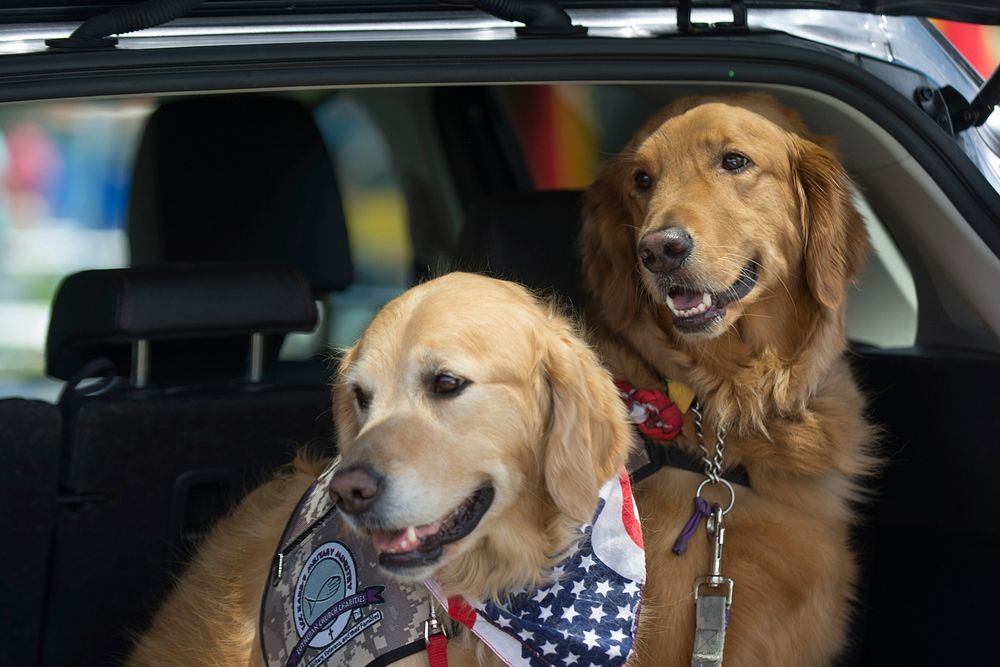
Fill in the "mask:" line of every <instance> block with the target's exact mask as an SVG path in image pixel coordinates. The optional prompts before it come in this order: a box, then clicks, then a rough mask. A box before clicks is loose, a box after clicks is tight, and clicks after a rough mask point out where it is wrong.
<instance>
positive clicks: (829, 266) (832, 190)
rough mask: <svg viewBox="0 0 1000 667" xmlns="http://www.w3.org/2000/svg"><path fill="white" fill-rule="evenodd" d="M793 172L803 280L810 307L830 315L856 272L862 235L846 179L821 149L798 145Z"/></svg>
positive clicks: (865, 240)
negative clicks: (802, 248) (799, 217)
mask: <svg viewBox="0 0 1000 667" xmlns="http://www.w3.org/2000/svg"><path fill="white" fill-rule="evenodd" d="M797 153H798V155H797V158H796V159H797V172H798V190H799V199H800V210H801V214H802V223H803V227H804V234H805V275H806V283H807V284H808V286H809V291H810V292H811V293H812V295H813V298H814V299H816V301H817V302H818V303H819V304H820V305H822V306H825V307H827V308H831V309H836V308H839V307H840V304H841V303H842V302H843V300H844V297H845V294H846V288H847V283H848V282H849V281H850V280H852V279H853V278H855V277H857V275H858V274H859V273H860V272H861V268H862V265H863V264H864V261H865V255H866V254H867V251H868V232H867V230H866V229H865V225H864V222H863V221H862V219H861V215H860V214H859V213H858V211H857V209H855V208H854V204H853V203H852V201H851V192H850V188H849V184H850V179H849V178H848V176H847V173H846V172H845V171H844V168H843V167H842V166H841V164H840V161H839V160H838V159H837V158H836V156H835V155H834V154H833V153H832V152H831V151H829V150H828V149H826V148H823V147H822V146H820V145H818V144H816V143H814V142H812V141H809V140H806V139H799V141H798V146H797Z"/></svg>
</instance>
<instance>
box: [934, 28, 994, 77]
mask: <svg viewBox="0 0 1000 667" xmlns="http://www.w3.org/2000/svg"><path fill="white" fill-rule="evenodd" d="M933 23H934V25H935V26H937V29H938V30H940V31H941V32H942V33H944V36H945V37H947V38H948V40H949V41H950V42H951V43H952V44H954V45H955V48H957V49H958V50H959V52H960V53H961V54H962V55H963V56H965V59H966V60H968V61H969V64H971V65H972V66H973V67H974V68H975V69H976V71H977V72H979V74H980V75H981V76H982V77H983V78H984V79H985V78H986V77H988V76H989V75H990V74H992V73H993V70H994V69H995V68H996V66H997V64H998V63H1000V27H996V26H987V25H973V24H971V23H955V22H954V21H938V20H934V21H933Z"/></svg>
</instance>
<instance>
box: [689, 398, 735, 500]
mask: <svg viewBox="0 0 1000 667" xmlns="http://www.w3.org/2000/svg"><path fill="white" fill-rule="evenodd" d="M691 412H693V413H694V430H695V434H696V436H697V445H698V451H699V452H700V453H701V460H702V461H704V462H705V478H706V479H705V480H704V481H703V482H702V483H701V484H699V485H698V490H697V492H696V493H695V495H696V496H698V497H701V492H702V489H704V488H705V487H706V486H707V485H709V484H722V485H723V486H725V487H726V489H728V491H729V504H728V505H727V506H726V507H725V509H723V510H722V513H723V514H729V512H730V510H732V509H733V505H734V504H735V503H736V491H735V490H734V489H733V485H732V484H730V483H729V480H727V479H725V478H723V476H722V465H723V462H724V459H725V456H726V429H725V427H723V426H720V427H718V428H717V429H716V431H715V447H714V451H713V452H711V453H710V452H709V451H708V447H706V446H705V431H704V423H703V421H704V416H703V415H702V411H701V402H700V401H699V400H698V399H697V398H696V399H694V401H692V402H691Z"/></svg>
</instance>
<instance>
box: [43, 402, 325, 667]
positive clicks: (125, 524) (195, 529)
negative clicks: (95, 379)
mask: <svg viewBox="0 0 1000 667" xmlns="http://www.w3.org/2000/svg"><path fill="white" fill-rule="evenodd" d="M69 418H70V421H71V430H70V437H71V445H72V446H71V449H70V451H69V452H67V460H66V461H65V465H64V466H63V468H64V472H63V479H62V484H63V487H64V491H63V504H62V506H61V507H60V512H59V517H58V522H57V533H56V543H55V551H54V557H53V560H52V574H51V579H50V581H51V582H52V588H51V590H50V592H49V599H48V605H47V614H46V619H45V624H46V629H47V631H46V634H45V640H44V645H43V651H44V661H43V663H42V664H44V665H45V666H46V667H62V666H69V665H75V666H89V665H93V666H95V667H97V666H104V665H112V664H117V663H118V662H119V660H120V658H121V657H123V656H124V655H125V653H126V652H127V650H128V647H129V644H130V639H129V635H130V634H132V633H138V632H140V631H142V630H143V629H144V627H145V625H146V624H147V623H148V620H149V619H150V617H151V616H152V613H153V612H154V611H155V609H156V607H157V605H158V604H159V603H160V602H161V601H162V599H163V596H164V595H165V594H166V592H167V591H168V589H169V587H170V583H171V578H172V576H174V575H176V574H177V573H178V572H179V571H180V569H181V565H182V563H183V562H184V560H185V558H186V557H187V556H188V555H189V554H190V552H191V550H192V549H193V546H194V544H195V543H196V540H197V539H198V537H199V536H200V534H201V533H202V532H203V531H204V530H205V529H206V528H207V527H208V525H209V524H210V523H211V522H212V521H213V520H215V519H217V518H218V517H219V516H220V514H221V513H223V512H224V511H225V510H226V509H227V508H228V507H229V506H230V505H231V504H232V503H233V502H235V501H236V500H238V499H239V498H240V497H241V495H242V494H243V493H244V491H246V490H248V489H249V488H252V487H253V486H254V485H256V484H257V483H258V482H260V481H262V480H264V479H265V478H266V477H267V476H268V474H269V473H270V472H272V471H273V470H274V469H275V468H276V467H277V466H279V465H282V464H284V463H287V462H289V461H290V460H291V459H292V455H293V453H294V451H295V448H296V447H297V446H298V445H302V444H305V443H308V442H310V441H313V442H315V443H316V444H317V445H318V446H320V447H325V449H326V451H327V452H328V453H329V449H330V443H331V442H332V438H331V435H330V415H329V400H328V392H327V390H326V389H325V388H323V387H299V388H289V387H284V388H281V389H274V390H272V391H266V390H263V391H258V392H246V391H238V392H228V393H218V394H214V395H213V394H206V393H202V392H191V393H189V394H186V395H184V394H181V395H170V394H167V393H160V394H150V395H146V396H135V395H131V393H130V392H126V393H124V394H121V393H118V394H112V395H109V396H103V397H95V398H91V399H84V400H82V401H80V402H79V404H78V406H77V407H76V408H75V409H74V410H73V411H72V413H71V414H70V416H69Z"/></svg>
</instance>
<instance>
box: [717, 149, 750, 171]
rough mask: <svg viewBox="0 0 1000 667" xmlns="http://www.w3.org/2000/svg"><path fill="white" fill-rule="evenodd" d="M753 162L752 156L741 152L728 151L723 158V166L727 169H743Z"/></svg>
mask: <svg viewBox="0 0 1000 667" xmlns="http://www.w3.org/2000/svg"><path fill="white" fill-rule="evenodd" d="M751 164H752V163H751V162H750V158H748V157H747V156H746V155H740V154H739V153H726V154H725V155H724V156H723V158H722V168H723V169H725V170H726V171H742V170H743V169H746V168H747V167H749V166H750V165H751Z"/></svg>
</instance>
